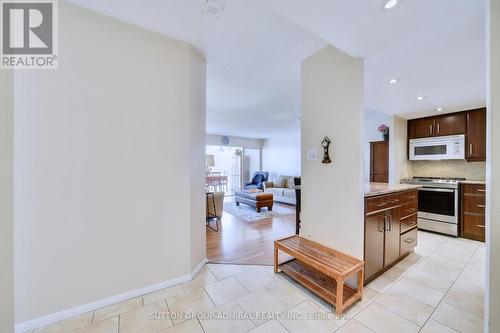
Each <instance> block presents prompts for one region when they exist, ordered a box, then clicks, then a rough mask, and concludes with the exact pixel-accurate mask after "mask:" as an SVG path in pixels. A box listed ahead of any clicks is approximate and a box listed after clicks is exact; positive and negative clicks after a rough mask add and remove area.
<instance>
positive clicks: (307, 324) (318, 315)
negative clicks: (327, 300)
mask: <svg viewBox="0 0 500 333" xmlns="http://www.w3.org/2000/svg"><path fill="white" fill-rule="evenodd" d="M332 316H333V317H332ZM278 320H279V322H280V323H281V324H282V325H283V326H284V327H285V328H286V329H287V330H288V331H290V332H292V333H304V332H314V333H332V332H333V331H335V330H336V329H337V328H338V327H339V326H338V325H337V324H336V323H335V321H336V319H335V318H334V314H332V313H331V312H325V311H324V310H323V309H321V308H319V307H318V306H316V305H315V304H314V303H312V302H310V301H305V302H302V303H300V304H299V305H296V306H294V307H293V308H291V309H290V310H288V311H286V312H285V313H284V314H283V315H282V316H281V317H280V318H279V319H278Z"/></svg>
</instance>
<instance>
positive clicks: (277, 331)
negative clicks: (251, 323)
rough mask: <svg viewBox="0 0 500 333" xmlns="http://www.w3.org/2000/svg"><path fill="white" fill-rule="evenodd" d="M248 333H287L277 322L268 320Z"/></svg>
mask: <svg viewBox="0 0 500 333" xmlns="http://www.w3.org/2000/svg"><path fill="white" fill-rule="evenodd" d="M249 333H288V331H287V330H286V329H285V328H284V327H283V325H281V324H280V323H279V321H277V320H270V321H268V322H266V323H265V324H263V325H260V326H258V327H256V328H254V329H253V330H251V331H250V332H249Z"/></svg>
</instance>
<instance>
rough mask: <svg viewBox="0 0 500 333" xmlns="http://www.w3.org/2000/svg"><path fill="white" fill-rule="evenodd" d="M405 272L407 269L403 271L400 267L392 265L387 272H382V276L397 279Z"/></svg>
mask: <svg viewBox="0 0 500 333" xmlns="http://www.w3.org/2000/svg"><path fill="white" fill-rule="evenodd" d="M406 273H407V271H405V270H404V269H401V268H399V267H392V268H391V269H389V270H388V271H387V272H385V273H384V274H382V277H385V278H387V279H390V280H394V281H397V280H399V279H401V278H402V277H403V276H404V275H405V274H406Z"/></svg>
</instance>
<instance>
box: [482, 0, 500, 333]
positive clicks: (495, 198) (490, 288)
mask: <svg viewBox="0 0 500 333" xmlns="http://www.w3.org/2000/svg"><path fill="white" fill-rule="evenodd" d="M488 5H489V6H487V8H488V10H489V11H488V14H489V15H488V29H487V31H488V40H489V44H488V45H490V49H489V50H488V51H489V52H488V56H489V59H488V60H489V70H488V78H489V82H488V111H487V112H488V115H487V117H488V121H487V124H488V129H487V133H488V135H487V137H488V147H487V150H488V155H487V159H486V160H487V161H488V162H487V165H486V170H487V171H486V181H487V191H486V207H487V211H486V249H487V254H486V255H487V259H486V260H487V264H486V267H487V268H486V276H487V281H486V297H485V302H486V305H485V311H486V316H485V320H486V325H485V328H486V330H488V328H489V332H492V333H493V332H500V316H499V315H498V314H500V265H499V264H498V263H499V262H500V223H499V222H500V205H499V204H498V203H499V202H500V154H499V151H500V150H499V148H500V132H499V131H498V128H500V1H498V0H489V1H488ZM494 129H495V130H494Z"/></svg>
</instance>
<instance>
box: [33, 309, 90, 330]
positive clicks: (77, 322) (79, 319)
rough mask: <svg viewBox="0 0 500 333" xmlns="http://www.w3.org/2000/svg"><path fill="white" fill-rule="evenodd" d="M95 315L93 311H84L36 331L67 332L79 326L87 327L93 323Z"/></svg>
mask: <svg viewBox="0 0 500 333" xmlns="http://www.w3.org/2000/svg"><path fill="white" fill-rule="evenodd" d="M93 316H94V313H93V312H88V313H84V314H82V315H79V316H76V317H73V318H69V319H65V320H61V321H59V322H57V323H54V324H52V325H50V326H47V327H43V328H38V329H36V330H35V331H34V333H65V332H69V331H71V330H75V329H77V328H81V327H87V326H90V325H91V324H92V317H93Z"/></svg>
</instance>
